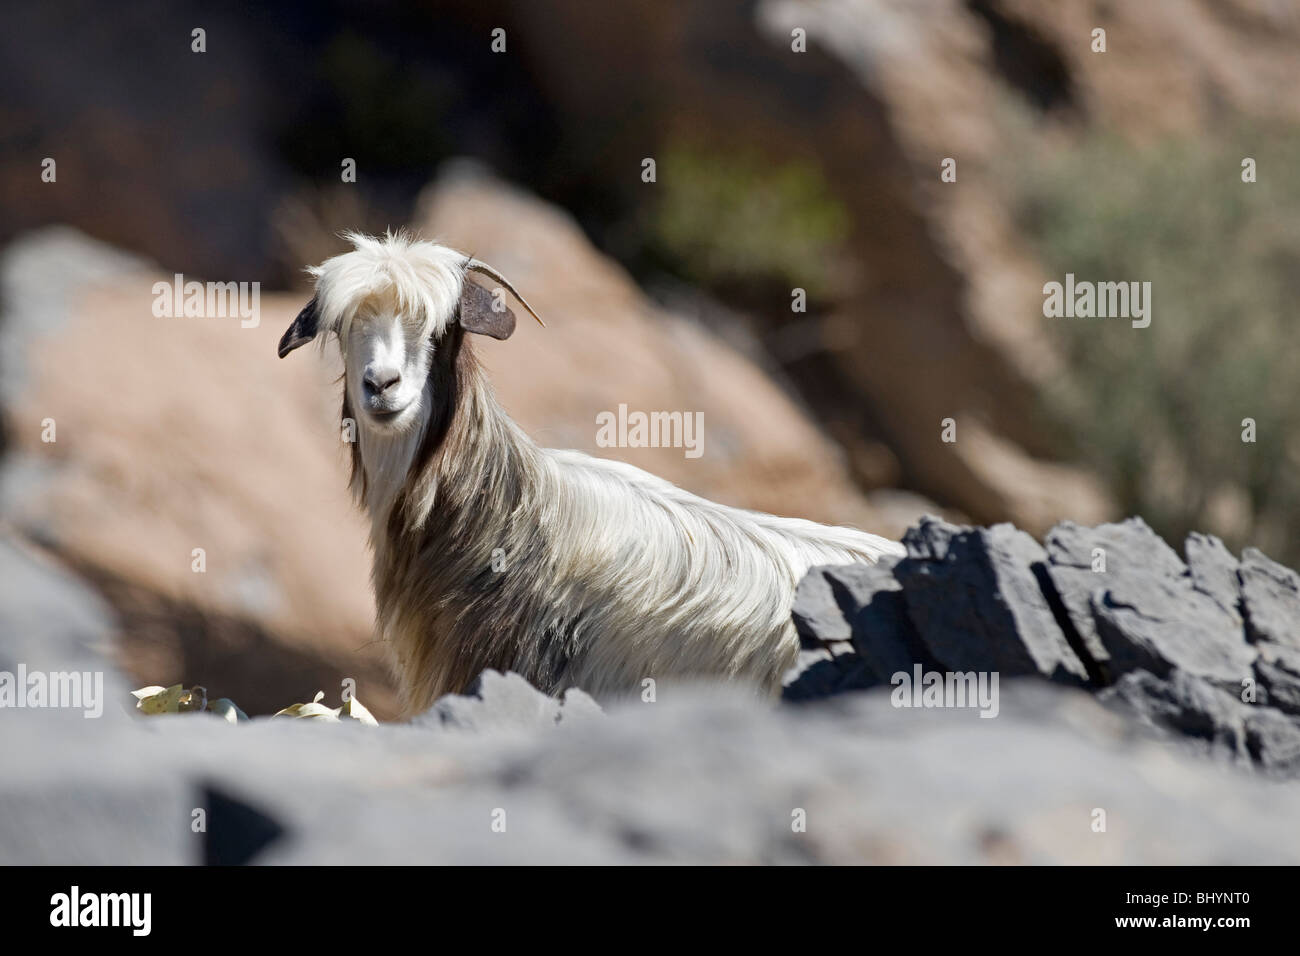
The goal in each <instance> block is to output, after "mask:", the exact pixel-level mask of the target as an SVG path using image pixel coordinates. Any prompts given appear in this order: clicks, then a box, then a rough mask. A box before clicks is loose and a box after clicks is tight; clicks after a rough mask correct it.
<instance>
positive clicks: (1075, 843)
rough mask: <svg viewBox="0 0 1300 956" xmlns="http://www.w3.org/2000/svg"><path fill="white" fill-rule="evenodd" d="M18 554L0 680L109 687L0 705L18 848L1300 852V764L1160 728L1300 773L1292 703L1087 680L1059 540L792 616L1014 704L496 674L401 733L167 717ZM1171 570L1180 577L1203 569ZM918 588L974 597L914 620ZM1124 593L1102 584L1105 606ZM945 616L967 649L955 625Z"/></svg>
mask: <svg viewBox="0 0 1300 956" xmlns="http://www.w3.org/2000/svg"><path fill="white" fill-rule="evenodd" d="M1062 530H1063V533H1064V534H1065V537H1066V539H1067V540H1068V541H1069V542H1077V540H1078V538H1077V536H1078V535H1081V534H1085V533H1091V534H1094V535H1096V536H1097V537H1098V539H1099V540H1105V541H1108V542H1112V543H1113V542H1116V541H1123V542H1126V543H1127V547H1128V548H1129V549H1130V551H1129V553H1130V556H1137V554H1138V548H1139V545H1140V543H1141V542H1143V541H1146V545H1145V546H1146V548H1147V549H1148V551H1149V554H1150V557H1151V561H1150V563H1151V565H1152V566H1153V567H1159V566H1162V558H1161V557H1160V555H1162V554H1163V553H1164V552H1162V551H1161V549H1160V543H1159V542H1158V539H1155V538H1154V536H1151V535H1150V533H1149V532H1146V531H1145V530H1144V528H1143V526H1142V525H1140V524H1139V523H1137V522H1127V523H1125V524H1124V525H1121V526H1112V527H1103V528H1098V529H1078V528H1069V529H1062ZM1031 545H1033V546H1032V547H1031ZM22 547H23V546H14V545H10V544H0V586H3V587H4V588H5V591H4V593H3V595H0V596H3V598H4V600H3V601H2V602H0V671H6V670H11V669H12V668H13V667H14V666H16V664H17V662H20V661H23V660H27V661H30V662H35V663H38V664H39V666H40V667H42V668H46V669H49V670H58V669H72V668H78V669H93V670H99V671H101V672H105V673H106V675H107V677H108V679H107V680H106V681H105V689H106V691H107V694H106V697H107V702H106V705H105V706H104V708H103V710H102V713H101V714H99V715H98V716H97V717H95V719H86V718H85V717H83V716H82V714H81V713H80V712H78V711H76V710H70V709H58V708H19V709H5V710H4V711H2V712H0V719H3V721H4V726H5V733H3V734H0V765H3V766H4V767H5V769H6V772H5V773H4V774H3V775H0V859H3V860H5V862H6V863H10V864H75V865H87V864H89V865H94V864H185V863H216V864H241V863H265V864H277V863H278V864H318V865H343V864H346V865H353V866H355V865H364V864H414V863H419V864H429V863H444V864H495V863H532V864H556V863H566V864H574V863H589V864H612V863H624V864H625V863H714V864H737V863H739V864H745V863H757V864H764V863H781V864H800V863H842V864H854V863H908V864H926V863H949V864H952V863H957V864H965V863H998V864H1007V863H1013V864H1014V863H1028V864H1175V865H1189V864H1203V863H1218V864H1224V863H1232V864H1261V863H1266V864H1289V865H1295V864H1297V863H1300V835H1298V834H1297V832H1296V830H1295V828H1293V827H1279V826H1278V825H1277V821H1278V820H1279V819H1286V818H1287V815H1288V814H1289V813H1290V812H1291V808H1292V807H1294V804H1295V801H1296V799H1297V795H1298V794H1300V791H1297V787H1300V782H1295V781H1286V780H1264V779H1261V778H1260V775H1259V774H1256V773H1250V772H1235V773H1225V772H1224V771H1223V770H1222V769H1221V768H1220V767H1218V766H1215V764H1214V763H1213V762H1211V761H1209V760H1206V759H1205V758H1204V756H1202V755H1198V754H1195V753H1191V752H1184V750H1185V748H1175V749H1173V750H1171V749H1170V747H1169V745H1168V744H1167V743H1166V742H1164V741H1161V740H1158V739H1155V737H1154V735H1153V734H1150V733H1146V732H1143V731H1142V730H1141V725H1142V724H1146V725H1148V726H1149V727H1150V728H1152V729H1156V728H1159V729H1161V731H1162V732H1163V733H1164V734H1175V735H1177V737H1178V738H1179V739H1183V740H1187V741H1189V742H1190V743H1191V744H1192V745H1193V746H1194V747H1196V748H1198V749H1200V750H1201V751H1204V752H1206V753H1210V754H1214V755H1217V756H1219V757H1221V758H1226V759H1227V760H1229V761H1233V762H1235V763H1237V764H1238V765H1239V766H1240V768H1241V769H1243V770H1244V769H1245V768H1246V767H1247V766H1248V765H1251V764H1253V765H1257V766H1259V767H1261V768H1264V769H1266V770H1269V771H1272V772H1274V773H1275V774H1276V775H1277V776H1285V775H1290V774H1293V773H1294V771H1295V770H1296V767H1297V760H1298V759H1300V753H1298V752H1297V748H1296V740H1297V731H1296V724H1295V721H1294V720H1293V718H1292V717H1290V716H1288V715H1287V714H1286V713H1284V712H1283V711H1282V710H1281V709H1279V708H1278V707H1275V706H1273V705H1272V704H1271V703H1269V704H1264V703H1263V702H1262V698H1261V701H1260V702H1259V703H1257V704H1253V705H1248V704H1245V703H1243V702H1242V701H1241V700H1240V699H1238V698H1237V697H1235V696H1234V695H1233V694H1231V693H1229V692H1228V691H1227V690H1226V689H1224V688H1222V687H1219V686H1216V685H1215V684H1214V683H1212V682H1211V681H1209V680H1207V679H1206V678H1205V677H1203V676H1200V675H1198V674H1196V673H1193V672H1191V671H1189V670H1184V669H1182V668H1180V667H1176V666H1175V667H1172V668H1171V669H1169V670H1168V672H1167V673H1165V674H1163V675H1158V674H1156V673H1153V672H1152V671H1149V670H1146V669H1143V668H1140V667H1135V668H1134V669H1131V670H1128V671H1126V672H1124V673H1123V674H1122V675H1120V676H1119V678H1118V680H1116V681H1115V682H1114V683H1113V684H1110V685H1109V686H1107V687H1106V688H1104V689H1100V690H1099V688H1098V687H1097V686H1095V685H1094V684H1093V683H1091V682H1087V683H1085V682H1083V681H1081V680H1080V679H1079V678H1078V674H1077V668H1076V667H1075V666H1074V665H1073V664H1072V663H1070V656H1069V654H1070V651H1071V650H1073V651H1074V653H1075V654H1076V655H1079V651H1078V647H1077V645H1073V644H1070V645H1069V646H1067V644H1066V643H1063V641H1064V638H1063V635H1064V634H1065V632H1066V631H1067V630H1068V626H1067V625H1066V624H1065V622H1067V621H1068V620H1069V617H1068V613H1067V612H1066V611H1065V610H1064V609H1063V607H1064V606H1063V604H1062V603H1058V602H1057V601H1056V600H1055V599H1053V598H1052V597H1051V596H1050V588H1049V587H1048V585H1047V584H1046V583H1045V582H1050V580H1051V578H1050V571H1051V570H1052V569H1054V567H1055V565H1053V553H1054V551H1053V549H1051V548H1048V549H1039V548H1038V547H1037V545H1035V544H1034V543H1033V542H1032V541H1030V540H1028V539H1026V538H1023V537H1022V536H1021V534H1020V533H1019V532H1016V531H1014V530H1013V529H1011V528H1009V527H1006V526H1003V527H1001V528H994V529H963V528H956V527H953V526H949V525H943V524H941V523H939V522H936V521H927V522H924V523H922V524H921V525H920V526H918V527H917V528H916V529H915V531H914V532H913V533H912V534H909V535H908V556H907V557H905V558H903V559H901V560H899V561H898V562H897V563H895V564H893V565H891V566H888V567H886V566H874V567H863V566H855V567H848V568H823V569H818V570H817V571H815V572H814V573H812V574H810V575H809V576H808V578H807V579H806V580H805V581H804V583H803V585H802V587H801V589H800V593H799V599H798V603H797V608H796V622H797V625H798V627H799V629H800V631H801V632H802V633H803V634H805V635H806V636H808V637H810V638H812V639H819V640H825V641H828V642H830V644H831V646H832V648H833V649H834V650H835V652H836V653H835V656H834V658H833V659H832V661H831V662H832V663H834V664H835V665H837V667H838V669H837V670H836V673H837V674H839V675H840V676H843V675H846V674H850V672H854V673H855V674H856V676H855V677H853V678H852V679H850V680H847V681H845V680H842V681H840V682H839V684H838V686H830V684H831V683H833V682H828V686H827V687H826V688H824V689H823V690H824V691H825V692H827V693H828V692H830V691H836V690H843V689H846V688H847V687H849V686H856V687H870V686H880V685H886V686H887V684H888V680H889V676H890V671H891V669H895V668H897V669H906V668H908V667H909V666H914V665H915V664H916V663H921V664H922V666H923V668H924V669H941V668H944V667H947V666H951V665H950V664H945V663H944V660H961V661H963V662H964V663H966V664H969V665H973V666H978V665H979V653H980V652H979V651H978V650H974V649H973V648H978V647H980V646H982V642H984V641H986V640H988V641H990V642H991V643H990V645H989V647H988V652H989V653H988V657H989V659H990V660H993V659H994V658H995V657H996V658H997V659H998V660H999V661H1004V662H1006V664H1005V666H1007V667H1008V670H1009V671H1010V670H1011V669H1016V670H1018V671H1020V672H1024V673H1026V674H1027V676H1025V677H1022V678H1011V677H1010V676H1008V679H1007V680H1005V681H1004V682H1002V684H1001V686H1000V688H999V697H1000V700H999V704H998V712H997V716H996V719H992V720H986V719H982V718H981V717H980V716H979V715H977V714H976V713H974V712H972V711H971V710H969V709H960V708H950V709H945V708H921V709H914V708H900V707H897V706H893V703H894V702H893V700H892V694H891V692H887V691H885V690H883V689H882V690H880V691H877V692H867V693H856V694H848V695H843V696H839V697H837V698H836V699H835V700H831V701H819V702H811V703H806V704H802V705H800V706H797V707H796V706H772V705H771V704H768V703H765V702H760V701H758V700H756V699H754V698H753V697H752V696H749V695H745V694H742V693H740V692H739V691H738V690H737V689H736V688H734V687H727V686H698V687H692V686H689V685H685V686H680V687H675V688H665V692H664V693H662V694H661V695H660V697H659V700H658V701H657V702H654V701H630V702H623V703H618V704H614V705H611V706H610V707H609V708H608V709H607V710H604V711H602V710H601V708H599V707H598V706H597V705H596V704H595V703H594V702H593V701H592V700H591V699H590V698H589V697H587V695H585V694H583V693H582V692H581V691H570V692H569V693H568V694H566V695H565V697H564V699H563V700H556V699H554V698H551V697H548V696H546V695H543V694H541V693H539V692H538V691H537V690H535V689H534V688H533V687H531V686H530V685H529V684H528V683H527V682H526V681H524V680H523V679H522V678H520V677H518V676H517V675H514V674H499V673H496V672H493V671H487V672H485V673H484V674H483V675H481V677H480V679H479V681H478V683H477V684H476V686H475V687H474V688H473V689H472V690H471V691H470V692H469V693H467V694H466V695H463V696H448V697H444V698H442V699H440V700H439V701H437V702H436V703H435V704H434V706H433V707H432V708H431V709H430V710H429V711H428V712H426V713H425V714H423V715H421V716H419V717H417V718H416V719H414V720H413V721H411V722H410V723H409V724H404V725H396V724H383V725H380V726H365V725H363V724H361V723H359V722H356V721H350V720H349V721H344V722H342V723H338V722H330V723H325V722H319V721H306V720H292V719H278V718H254V719H253V720H252V721H248V722H241V723H238V724H230V723H227V722H226V721H224V720H222V719H220V718H214V717H212V716H210V715H208V714H205V713H190V714H175V715H166V716H155V717H143V716H140V715H139V713H138V712H137V711H136V710H135V708H134V706H133V703H134V702H133V700H132V698H131V697H130V696H129V695H128V694H127V693H126V690H125V686H124V685H123V683H122V681H121V680H120V679H119V678H117V677H115V676H114V671H113V668H112V666H111V665H110V664H109V663H107V661H106V660H105V659H104V658H103V656H102V653H103V650H104V647H105V645H106V644H107V637H108V635H109V634H110V632H111V627H112V621H111V612H109V611H108V610H107V609H106V608H104V607H103V605H102V602H99V601H98V600H97V599H95V598H94V597H92V596H90V595H88V594H87V593H86V592H85V590H84V588H82V587H81V586H80V585H76V584H75V583H74V582H71V581H70V580H69V579H68V578H67V576H66V575H65V574H63V573H62V572H60V571H59V570H58V569H57V567H55V566H54V565H52V564H50V563H49V562H48V561H46V560H45V559H43V558H40V557H39V556H36V555H32V554H30V553H22V554H20V553H19V549H20V548H22ZM1103 547H1104V546H1103ZM1167 558H1168V556H1167V555H1165V560H1167ZM1248 560H1249V561H1250V562H1251V563H1252V564H1261V563H1262V561H1261V558H1260V557H1257V556H1249V557H1248ZM1036 565H1044V566H1045V568H1046V570H1047V571H1048V572H1049V573H1048V574H1047V575H1046V576H1044V574H1043V570H1044V569H1043V568H1039V567H1036ZM1136 567H1139V566H1131V567H1130V570H1131V569H1132V568H1136ZM1163 567H1164V572H1166V573H1167V576H1168V577H1170V578H1171V580H1168V581H1166V582H1165V583H1166V584H1167V586H1169V587H1177V586H1178V585H1177V583H1176V582H1175V580H1173V579H1176V578H1179V577H1181V576H1182V572H1180V571H1179V570H1178V567H1177V565H1175V564H1173V563H1172V562H1170V563H1168V564H1167V565H1164V566H1163ZM1263 567H1265V568H1266V569H1267V575H1268V577H1269V579H1270V580H1278V579H1279V575H1280V577H1281V579H1282V580H1285V579H1286V575H1285V574H1280V572H1279V569H1277V568H1275V567H1269V566H1267V565H1264V566H1263ZM1202 570H1203V569H1202ZM1098 573H1099V574H1102V573H1111V572H1109V571H1108V572H1098ZM1186 579H1187V580H1193V579H1194V576H1193V574H1192V572H1191V571H1190V570H1189V571H1187V572H1186ZM1030 581H1037V582H1039V583H1040V585H1041V586H1042V590H1041V591H1040V593H1038V594H1037V595H1036V594H1034V593H1033V591H1032V589H1031V588H1030V586H1029V582H1030ZM918 582H922V583H921V584H918ZM1110 583H1111V584H1113V583H1114V582H1113V581H1111V582H1110ZM918 586H919V587H924V588H926V589H929V590H927V591H926V592H925V593H927V594H928V595H929V596H930V597H932V598H934V599H935V600H936V601H942V602H945V603H948V604H950V605H952V607H951V608H949V609H947V610H945V611H943V612H942V614H941V618H940V617H932V618H922V619H921V621H920V622H919V623H915V624H914V623H913V617H914V616H917V617H920V615H919V614H916V611H915V606H914V603H910V602H909V589H912V588H916V587H918ZM971 591H979V592H981V593H964V592H971ZM1109 591H1110V585H1109V584H1106V583H1101V584H1099V586H1098V587H1097V588H1095V589H1094V592H1093V593H1092V594H1091V595H1090V601H1092V602H1093V606H1094V608H1095V611H1094V613H1100V612H1101V611H1102V610H1104V609H1105V608H1107V607H1108V605H1107V603H1106V595H1107V594H1108V593H1109ZM1285 595H1286V592H1285V589H1283V590H1282V591H1281V592H1279V591H1277V590H1276V589H1274V588H1271V587H1270V588H1266V589H1264V593H1263V594H1261V593H1259V589H1252V590H1251V591H1250V592H1249V593H1248V594H1247V593H1245V592H1244V591H1243V592H1242V598H1241V603H1240V609H1241V611H1242V612H1244V613H1243V619H1246V618H1250V617H1251V615H1254V618H1253V619H1255V620H1274V621H1276V622H1278V623H1279V624H1280V625H1281V626H1282V627H1285V621H1286V620H1287V617H1286V614H1285V601H1286V596H1285ZM1044 607H1047V608H1048V609H1049V611H1050V613H1049V614H1047V615H1045V614H1044V610H1043V609H1044ZM1161 607H1162V608H1163V605H1162V606H1161ZM1201 610H1203V608H1202V609H1201ZM1162 613H1163V610H1162ZM1188 613H1189V614H1190V613H1193V612H1192V611H1189V612H1188ZM940 619H942V620H944V621H946V622H949V623H950V624H951V625H952V626H953V627H954V628H956V629H958V630H959V632H960V633H961V634H963V635H964V639H965V642H966V643H967V644H968V645H970V646H967V647H957V646H956V644H957V643H958V642H957V641H955V640H937V639H936V634H935V633H934V632H933V631H932V628H933V627H934V626H936V621H938V620H940ZM1054 626H1055V627H1056V628H1057V630H1053V627H1054ZM1243 628H1244V624H1243ZM1031 632H1032V633H1031ZM1271 633H1274V634H1278V633H1280V634H1282V635H1283V636H1285V635H1286V634H1287V633H1288V632H1287V631H1286V630H1282V631H1280V632H1279V631H1276V630H1275V631H1273V632H1271ZM1234 639H1236V640H1242V641H1244V640H1245V637H1244V632H1242V631H1238V632H1236V633H1235V634H1226V635H1224V644H1225V653H1230V652H1228V651H1227V647H1228V646H1231V645H1232V643H1233V640H1234ZM1110 646H1111V647H1113V648H1117V647H1118V646H1119V645H1118V644H1112V645H1110ZM1252 646H1255V645H1252ZM954 655H960V656H958V657H954ZM1079 656H1080V657H1082V656H1085V655H1079ZM1260 656H1261V657H1262V654H1261V655H1260ZM1125 659H1126V658H1123V657H1122V656H1120V655H1115V656H1114V657H1112V665H1113V666H1114V662H1115V661H1120V660H1125ZM823 663H826V661H823ZM825 673H826V669H825V668H822V667H820V666H814V667H813V668H811V669H809V670H807V671H806V672H805V673H804V675H803V676H802V677H800V678H799V679H798V680H797V681H796V682H795V684H794V685H792V688H791V689H792V690H793V689H794V688H795V687H799V686H803V687H804V688H805V689H807V688H808V686H809V680H810V678H811V677H813V676H814V675H817V674H821V675H823V676H824V675H825ZM1044 678H1055V680H1048V679H1044ZM820 696H825V693H823V694H821V695H820ZM1135 717H1136V721H1135V720H1134V718H1135ZM1188 749H1189V748H1188ZM200 811H201V814H202V815H201V817H200V816H198V815H197V814H198V813H199V812H200ZM196 819H202V820H203V821H204V826H203V827H194V826H192V824H193V822H194V821H195V820H196Z"/></svg>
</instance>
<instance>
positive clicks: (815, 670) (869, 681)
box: [781, 650, 881, 702]
mask: <svg viewBox="0 0 1300 956" xmlns="http://www.w3.org/2000/svg"><path fill="white" fill-rule="evenodd" d="M880 682H881V681H880V678H878V677H877V676H876V675H875V674H874V673H873V672H872V671H871V669H870V668H869V667H868V666H867V662H866V661H864V660H863V659H862V658H861V657H859V656H858V655H857V654H855V653H853V652H852V651H847V652H841V653H838V654H837V653H834V652H832V651H830V650H821V651H801V652H800V654H799V663H798V664H797V665H796V666H795V667H794V669H793V670H792V672H791V673H790V674H788V675H786V680H785V687H784V689H783V690H782V693H781V697H782V699H783V700H787V701H793V702H798V701H807V700H821V699H823V698H826V697H834V696H836V695H837V694H844V693H848V692H849V691H854V690H866V689H867V688H869V687H875V686H877V685H878V684H880Z"/></svg>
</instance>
